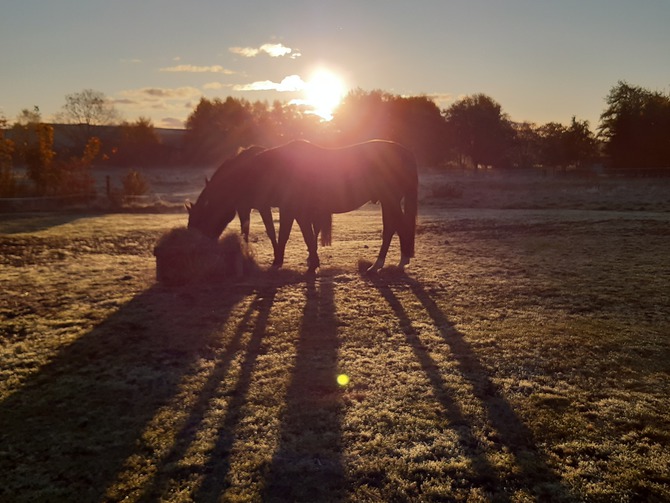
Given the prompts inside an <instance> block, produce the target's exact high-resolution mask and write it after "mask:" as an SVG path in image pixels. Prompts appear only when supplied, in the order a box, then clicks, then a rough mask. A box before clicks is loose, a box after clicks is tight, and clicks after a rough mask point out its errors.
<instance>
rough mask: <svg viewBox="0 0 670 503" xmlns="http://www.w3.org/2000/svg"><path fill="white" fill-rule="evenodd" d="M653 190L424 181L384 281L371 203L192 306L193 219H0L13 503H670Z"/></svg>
mask: <svg viewBox="0 0 670 503" xmlns="http://www.w3.org/2000/svg"><path fill="white" fill-rule="evenodd" d="M431 183H432V182H431ZM534 183H535V182H534ZM538 183H539V181H538ZM579 183H582V182H579ZM664 183H665V185H662V184H661V185H660V186H659V184H658V183H653V184H649V191H648V192H644V191H642V195H641V196H640V195H635V196H634V197H633V198H628V199H625V200H624V198H622V197H619V196H617V194H618V193H617V191H619V190H620V187H618V186H614V185H612V186H600V185H599V186H597V187H596V186H594V185H588V186H581V185H580V186H578V187H576V186H575V185H574V184H572V185H568V182H566V186H565V187H561V188H560V189H556V190H554V191H553V192H552V191H546V190H545V191H544V192H542V191H541V190H539V189H537V188H536V189H529V188H528V187H525V188H519V187H516V186H514V187H511V186H505V185H504V184H497V183H496V184H489V185H488V186H485V185H483V184H482V183H480V182H476V181H463V182H459V183H455V182H452V181H450V182H448V183H444V184H440V183H438V182H436V183H435V184H434V185H429V186H427V187H424V192H426V193H430V192H431V190H432V189H431V187H433V188H434V190H435V192H436V193H438V192H439V193H442V194H448V195H450V197H451V199H449V200H448V201H446V202H445V201H442V200H437V199H430V198H428V197H427V196H425V197H424V199H423V201H422V205H421V207H420V219H419V228H418V236H417V257H416V259H415V260H414V261H413V262H412V264H411V266H410V267H409V268H408V270H407V274H404V275H403V274H399V273H398V272H394V271H393V270H392V269H390V270H387V271H384V272H382V274H380V275H379V276H377V277H373V278H368V277H364V276H361V275H360V274H359V272H358V263H359V261H366V260H367V261H372V260H373V259H374V258H375V256H376V253H377V249H378V246H379V244H380V231H381V217H380V214H379V209H378V208H377V207H375V206H368V207H365V208H363V209H361V210H359V211H357V212H353V213H350V214H347V215H338V216H336V217H335V221H334V244H333V246H332V247H331V248H326V249H323V250H322V251H321V262H322V269H321V270H320V271H319V273H318V275H317V276H316V278H313V279H310V278H307V277H305V276H304V275H303V271H304V269H305V266H304V261H305V258H306V250H305V248H304V244H303V243H302V239H301V237H300V235H299V232H297V229H295V230H294V234H293V236H292V238H291V241H290V242H289V248H288V250H287V263H286V267H285V270H283V271H279V272H275V271H261V272H260V273H258V274H255V275H253V276H251V277H247V278H244V279H243V280H240V281H236V282H229V283H226V284H204V285H190V286H182V287H167V286H164V285H161V284H157V283H156V281H155V261H154V257H153V256H152V248H153V245H154V243H155V242H156V240H157V239H158V237H159V236H160V235H161V234H163V233H164V232H165V231H167V230H169V229H171V228H174V227H175V226H180V225H184V224H185V222H186V216H185V214H167V215H165V214H163V215H147V214H142V215H137V214H135V215H133V214H117V215H79V214H24V215H2V217H1V218H0V249H1V258H0V262H1V265H0V267H1V268H0V501H12V502H14V501H17V502H23V501H25V502H29V501H30V502H34V501H120V500H125V501H217V500H223V501H261V500H263V501H310V502H313V501H469V502H477V501H602V502H610V501H621V502H635V501H670V267H669V266H668V264H670V212H669V211H668V210H669V209H670V196H669V194H670V192H669V191H668V184H667V182H664ZM566 187H567V188H566ZM575 187H576V188H575ZM638 188H639V187H638ZM640 190H641V189H640ZM621 193H623V189H621ZM651 193H653V194H654V197H653V198H651V197H646V196H645V194H646V195H647V196H648V195H649V194H651ZM510 194H512V196H510ZM524 194H526V196H527V197H523V195H524ZM552 194H553V195H552ZM514 195H516V196H514ZM508 196H509V197H508ZM513 196H514V197H517V199H518V200H519V202H517V203H515V202H514V200H513V199H514V197H513ZM577 196H578V197H577ZM531 199H532V204H530V203H528V201H529V200H531ZM486 201H489V204H487V203H486ZM524 201H525V202H526V204H522V203H523V202H524ZM233 230H235V231H237V227H235V228H234V229H233ZM252 236H253V237H254V240H255V241H256V242H255V243H253V245H254V251H255V254H256V259H257V261H258V262H259V263H260V264H261V265H268V264H269V263H270V262H271V247H270V246H269V243H268V242H267V240H266V239H265V238H264V236H263V231H262V224H261V223H260V219H259V218H258V216H257V215H256V216H254V220H253V225H252ZM389 255H390V256H389V262H391V263H392V262H395V261H397V259H398V258H399V257H398V255H399V251H398V247H397V241H394V244H393V246H392V248H391V253H390V254H389ZM342 374H345V375H347V376H348V377H349V383H348V384H346V385H340V384H338V382H337V376H339V375H342Z"/></svg>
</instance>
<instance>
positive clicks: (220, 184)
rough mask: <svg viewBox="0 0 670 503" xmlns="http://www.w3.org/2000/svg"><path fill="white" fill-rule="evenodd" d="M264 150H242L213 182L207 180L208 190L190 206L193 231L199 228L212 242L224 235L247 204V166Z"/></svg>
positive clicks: (251, 148)
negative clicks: (241, 205)
mask: <svg viewBox="0 0 670 503" xmlns="http://www.w3.org/2000/svg"><path fill="white" fill-rule="evenodd" d="M263 150H265V149H264V148H263V147H255V146H254V147H249V148H247V149H244V150H241V151H240V152H238V154H237V155H236V156H234V157H232V158H230V159H227V160H226V161H225V162H224V163H223V164H222V165H221V166H220V167H219V168H218V169H217V170H216V172H215V173H214V175H213V176H212V180H207V179H205V188H204V189H203V190H202V192H201V193H200V195H199V196H198V200H197V201H196V202H195V204H190V203H189V204H187V205H186V209H187V210H188V213H189V215H188V228H189V229H196V230H198V231H200V232H201V233H202V234H204V235H205V236H207V237H209V238H212V239H217V238H218V237H219V236H220V235H221V233H222V232H223V230H224V229H225V228H226V226H227V225H228V224H229V223H230V222H231V220H232V219H233V218H235V212H236V208H237V204H238V203H239V202H244V200H243V196H244V191H242V192H240V190H239V189H240V188H242V189H243V188H244V187H240V184H241V180H242V175H243V174H244V171H243V170H244V163H245V162H247V161H249V160H250V159H251V158H252V157H253V156H255V155H256V154H258V153H260V152H262V151H263ZM242 185H244V184H242Z"/></svg>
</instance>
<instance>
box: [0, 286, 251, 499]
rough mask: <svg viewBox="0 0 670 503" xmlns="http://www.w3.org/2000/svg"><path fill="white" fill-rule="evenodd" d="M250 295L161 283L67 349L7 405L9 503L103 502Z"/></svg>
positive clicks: (1, 481)
mask: <svg viewBox="0 0 670 503" xmlns="http://www.w3.org/2000/svg"><path fill="white" fill-rule="evenodd" d="M249 293H251V290H250V289H246V288H239V287H236V288H232V289H230V288H229V289H223V288H209V289H206V290H202V289H201V290H197V291H196V290H185V289H182V290H171V289H166V288H163V287H161V286H159V285H157V286H154V287H152V288H149V289H148V290H146V291H144V292H142V293H140V294H138V295H137V296H136V297H134V298H133V299H132V300H131V301H129V302H128V303H127V304H125V305H124V306H122V307H121V308H120V309H119V310H118V311H117V312H116V313H114V314H112V315H111V316H110V317H109V318H107V319H106V320H105V321H103V322H102V323H101V324H100V325H98V326H96V327H95V328H93V329H92V330H91V331H90V332H88V333H86V334H84V335H82V336H81V337H79V338H78V339H77V340H76V341H74V342H73V343H71V344H70V345H68V346H66V347H64V348H63V349H61V350H60V352H59V353H58V354H56V356H55V357H54V358H53V359H52V360H51V361H50V362H49V363H47V364H46V365H45V366H43V367H42V368H41V369H39V370H38V371H37V372H36V373H35V374H34V375H32V376H31V377H29V378H28V379H27V380H26V381H25V382H24V383H23V384H22V386H21V387H20V388H19V389H18V390H17V391H15V392H14V393H13V394H11V395H10V396H9V397H8V398H6V399H5V400H4V401H2V402H1V403H0V445H1V446H2V447H1V448H0V451H2V452H1V453H0V500H2V501H101V500H103V499H104V498H105V490H106V488H108V487H109V485H110V484H111V483H112V482H113V481H114V480H115V479H116V477H117V475H118V474H119V473H120V472H121V470H122V468H123V465H124V461H125V460H126V459H127V458H128V456H129V455H131V454H132V453H133V452H134V451H135V450H136V445H137V441H138V439H139V438H141V435H142V432H143V429H144V428H145V426H146V424H147V423H148V421H149V420H150V419H151V418H152V417H153V416H154V415H155V413H156V411H157V410H158V409H159V408H161V407H163V406H165V405H167V404H170V403H171V400H172V399H173V398H174V397H175V395H176V393H177V392H178V389H179V386H180V383H181V382H182V381H183V379H184V378H185V377H186V376H188V375H189V374H191V373H193V372H195V369H194V366H195V362H197V361H198V360H199V359H200V358H201V356H202V355H203V354H210V353H213V352H216V351H218V350H219V349H220V346H221V345H222V344H223V343H224V341H222V340H220V339H219V338H220V334H219V332H218V330H217V329H220V327H221V325H222V324H223V323H224V322H225V321H226V320H227V319H228V318H229V316H230V313H231V310H232V309H233V308H234V307H235V306H236V305H237V304H238V303H239V302H240V300H241V299H242V298H244V297H245V296H247V295H248V294H249Z"/></svg>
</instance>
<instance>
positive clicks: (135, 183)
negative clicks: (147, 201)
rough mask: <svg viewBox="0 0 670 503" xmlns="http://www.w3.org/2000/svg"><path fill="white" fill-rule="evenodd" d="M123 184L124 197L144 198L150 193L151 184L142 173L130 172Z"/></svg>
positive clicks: (124, 178)
mask: <svg viewBox="0 0 670 503" xmlns="http://www.w3.org/2000/svg"><path fill="white" fill-rule="evenodd" d="M121 182H122V183H123V195H124V196H143V195H145V194H146V193H147V192H149V182H148V181H147V179H146V178H145V177H144V175H142V173H140V172H139V171H136V170H134V169H132V170H130V171H129V172H128V174H126V176H124V177H123V180H122V181H121Z"/></svg>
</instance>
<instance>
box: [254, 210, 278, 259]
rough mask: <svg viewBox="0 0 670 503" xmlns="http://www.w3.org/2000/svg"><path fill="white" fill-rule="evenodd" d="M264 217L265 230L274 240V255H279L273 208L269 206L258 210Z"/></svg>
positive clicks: (271, 240) (272, 240) (271, 239)
mask: <svg viewBox="0 0 670 503" xmlns="http://www.w3.org/2000/svg"><path fill="white" fill-rule="evenodd" d="M258 212H259V213H260V214H261V218H262V219H263V224H264V225H265V232H266V234H267V235H268V237H269V238H270V242H272V250H273V252H274V256H275V257H277V234H275V224H274V222H273V221H272V208H270V207H269V206H268V207H266V208H261V209H259V210H258Z"/></svg>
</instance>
